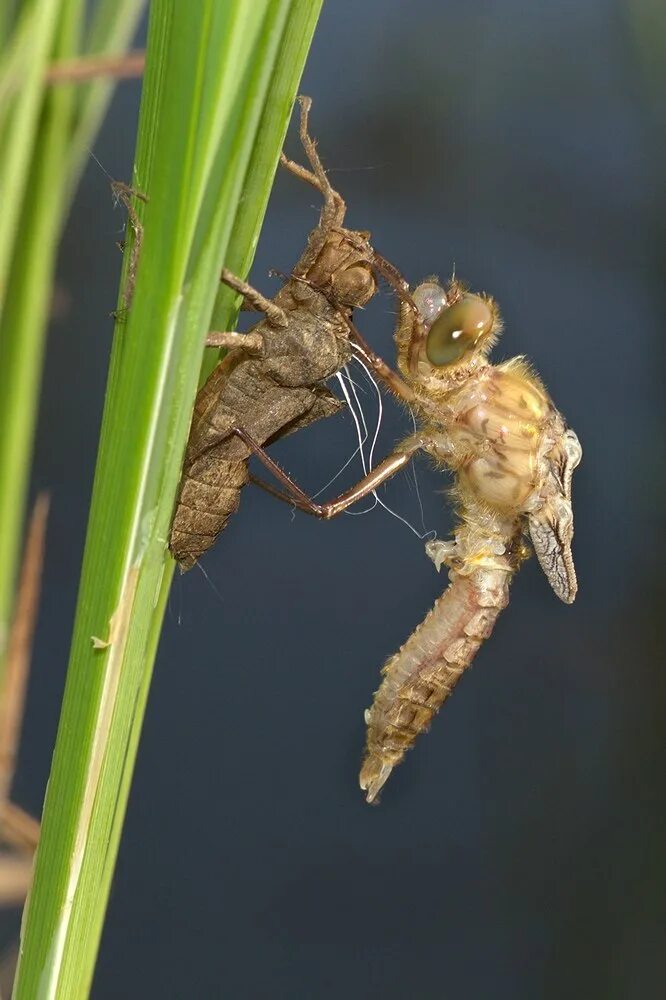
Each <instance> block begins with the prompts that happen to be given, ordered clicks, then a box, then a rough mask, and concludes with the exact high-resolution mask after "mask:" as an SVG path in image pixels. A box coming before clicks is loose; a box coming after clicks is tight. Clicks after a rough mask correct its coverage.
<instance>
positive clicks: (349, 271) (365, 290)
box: [332, 264, 377, 307]
mask: <svg viewBox="0 0 666 1000" xmlns="http://www.w3.org/2000/svg"><path fill="white" fill-rule="evenodd" d="M332 286H333V294H334V296H335V298H336V299H337V300H338V301H339V302H340V303H342V305H345V306H352V307H353V306H364V305H365V304H366V303H367V302H369V301H370V299H371V298H372V296H373V295H374V294H375V292H376V291H377V282H376V281H375V277H374V275H373V273H372V271H371V270H370V268H369V267H368V266H367V264H352V265H351V266H350V267H347V268H345V270H344V271H338V272H336V274H334V275H333V281H332Z"/></svg>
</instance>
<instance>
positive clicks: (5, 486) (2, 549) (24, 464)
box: [0, 0, 142, 683]
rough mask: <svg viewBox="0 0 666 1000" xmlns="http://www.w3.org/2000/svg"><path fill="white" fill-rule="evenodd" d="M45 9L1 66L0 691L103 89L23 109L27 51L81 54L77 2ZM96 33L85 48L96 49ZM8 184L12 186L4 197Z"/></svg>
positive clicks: (121, 30) (115, 28)
mask: <svg viewBox="0 0 666 1000" xmlns="http://www.w3.org/2000/svg"><path fill="white" fill-rule="evenodd" d="M48 6H49V9H50V10H53V9H55V8H57V17H56V19H55V21H54V26H53V32H52V36H53V37H52V39H51V40H50V41H49V45H48V51H47V52H46V55H44V51H43V49H44V48H45V46H46V42H45V41H43V40H41V38H40V36H39V33H38V31H37V29H38V28H39V26H40V25H41V26H42V29H44V24H43V21H44V13H43V10H42V7H41V6H38V5H36V4H30V5H26V6H25V7H24V10H23V14H22V17H21V18H20V19H19V21H18V22H17V27H16V30H15V32H14V35H13V37H12V40H11V42H10V43H9V45H8V47H7V49H6V50H5V52H4V58H3V60H2V64H1V66H0V134H1V135H2V140H3V141H2V152H1V153H0V178H2V179H3V183H4V184H5V188H4V191H5V192H7V191H8V190H11V196H9V195H8V197H7V198H5V199H4V201H3V226H2V227H0V243H1V244H2V247H3V249H2V251H0V258H1V259H2V260H4V261H5V262H6V265H7V268H8V271H7V273H8V278H7V281H6V296H5V299H4V309H2V310H1V311H0V426H2V428H3V432H2V435H0V683H2V673H3V670H2V661H3V648H2V647H3V645H4V640H3V638H2V637H3V635H4V636H6V635H7V629H8V622H9V619H10V616H11V608H12V603H13V590H14V584H15V578H16V568H17V559H18V552H19V548H20V538H21V529H22V524H23V516H24V501H25V495H26V490H27V482H28V474H29V468H30V461H31V455H32V441H33V433H34V425H35V419H36V412H37V403H38V396H39V385H40V380H41V369H42V361H43V351H44V339H45V333H46V326H47V322H48V306H49V302H50V296H51V287H52V283H53V271H54V266H55V256H56V251H57V246H58V239H59V235H60V231H61V229H62V225H63V221H64V219H65V216H66V213H67V208H68V204H69V198H70V195H71V192H72V185H73V182H74V181H75V180H76V179H78V174H79V169H78V168H79V166H80V160H81V155H82V149H83V148H84V146H85V145H86V144H87V143H89V142H91V141H92V138H93V130H94V129H95V128H96V127H97V126H98V124H99V121H100V114H101V111H102V110H103V109H104V107H105V105H106V101H107V99H108V93H107V91H108V88H109V87H110V86H111V84H110V83H109V81H103V82H99V83H94V84H91V85H89V86H88V87H87V88H85V93H83V94H81V93H80V92H79V90H77V89H75V88H74V87H73V86H71V85H59V86H58V87H55V88H51V89H47V88H42V87H41V84H40V86H39V88H37V89H38V91H39V100H38V102H37V104H36V105H34V104H33V103H32V102H31V103H30V104H29V106H26V104H25V100H24V97H23V91H24V89H25V88H26V87H28V86H29V83H30V81H29V80H26V79H25V74H26V67H28V69H30V67H32V65H33V63H34V61H35V58H36V56H35V52H34V50H35V46H38V47H39V53H41V64H42V66H43V65H45V64H46V62H50V61H51V60H52V59H64V58H68V57H71V56H74V55H77V54H80V52H81V34H82V31H81V26H82V23H83V20H84V15H85V6H86V5H85V3H84V2H83V0H59V3H54V2H53V0H49V4H48ZM105 6H108V4H107V5H105ZM141 9H142V0H132V2H131V4H130V3H129V0H124V2H123V3H122V4H119V5H118V7H117V15H118V19H119V21H118V24H115V23H114V21H113V19H112V17H110V16H107V18H106V19H105V22H104V28H105V29H106V30H107V34H108V44H109V45H113V46H114V48H115V46H116V45H120V44H121V43H122V42H123V41H126V40H127V38H128V37H129V35H130V33H131V32H132V31H133V26H134V24H135V22H136V18H137V17H138V15H139V13H140V11H141ZM107 14H108V12H107ZM99 30H100V29H99V28H98V29H97V33H96V34H94V36H93V39H92V40H93V41H95V40H97V42H98V43H99V39H98V37H97V36H98V34H99ZM30 72H32V70H31V69H30ZM35 86H36V84H35ZM3 112H4V116H5V121H4V125H5V128H4V129H2V125H1V121H2V115H3ZM28 112H29V114H28ZM37 119H39V128H37V127H36V121H37ZM21 123H22V124H21ZM19 125H20V127H21V135H22V136H23V139H24V143H25V145H24V147H23V148H22V150H21V156H20V157H19V158H18V159H17V157H16V151H15V149H14V147H13V145H12V142H13V136H14V132H15V130H16V129H17V128H18V127H19ZM15 175H16V176H17V177H18V183H17V184H15V185H14V186H13V187H12V177H14V176H15ZM9 203H10V204H11V209H12V213H13V214H12V215H11V216H9V215H8V214H7V204H9ZM12 220H13V221H12Z"/></svg>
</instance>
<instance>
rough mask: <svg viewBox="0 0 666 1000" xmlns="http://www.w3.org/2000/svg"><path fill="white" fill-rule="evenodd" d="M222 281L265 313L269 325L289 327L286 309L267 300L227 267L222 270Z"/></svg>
mask: <svg viewBox="0 0 666 1000" xmlns="http://www.w3.org/2000/svg"><path fill="white" fill-rule="evenodd" d="M220 281H221V282H223V283H224V284H225V285H228V286H229V288H233V290H234V292H238V294H239V295H242V296H244V298H245V299H247V301H248V302H249V303H250V304H251V305H252V306H253V308H254V309H256V310H257V311H258V312H263V313H265V314H266V318H267V319H268V321H269V323H272V324H273V326H287V325H288V323H289V321H288V319H287V314H286V313H285V311H284V309H281V308H280V306H278V305H276V304H275V302H273V300H272V299H267V298H266V296H265V295H262V294H261V292H258V291H257V289H256V288H253V287H252V285H248V283H247V281H243V280H242V278H237V277H236V275H235V274H234V273H233V272H232V271H229V270H227V268H226V267H223V268H222V273H221V274H220Z"/></svg>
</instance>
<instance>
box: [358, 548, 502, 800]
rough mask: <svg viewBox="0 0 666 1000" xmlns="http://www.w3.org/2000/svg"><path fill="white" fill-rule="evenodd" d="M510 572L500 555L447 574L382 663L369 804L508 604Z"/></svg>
mask: <svg viewBox="0 0 666 1000" xmlns="http://www.w3.org/2000/svg"><path fill="white" fill-rule="evenodd" d="M514 571H515V565H514V564H513V561H512V559H511V558H510V557H509V556H508V555H506V554H505V555H500V556H488V557H487V558H485V559H484V558H483V557H481V560H480V562H479V564H478V565H477V567H476V568H471V569H470V568H469V567H468V568H467V570H466V571H464V575H463V571H460V570H456V569H454V570H452V572H451V583H450V584H449V586H448V588H447V589H446V590H445V592H444V594H443V595H442V597H440V598H439V600H438V601H437V603H436V604H435V606H434V607H433V609H432V611H430V613H429V614H428V616H427V617H426V619H425V620H424V621H423V622H422V623H421V625H419V626H418V628H417V629H416V630H415V632H414V633H413V634H412V635H411V636H410V638H409V639H408V640H407V642H406V643H405V645H404V646H403V647H402V648H401V649H400V650H399V652H397V653H396V654H395V655H394V656H392V657H391V659H390V660H389V661H388V662H387V663H386V665H385V666H384V668H383V670H382V674H383V680H382V683H381V685H380V687H379V690H378V691H377V692H376V694H375V699H374V702H373V705H372V708H370V709H369V710H368V711H367V712H366V722H367V727H368V728H367V744H366V756H365V759H364V761H363V766H362V768H361V774H360V784H361V788H363V789H364V790H365V791H366V793H367V800H368V802H372V801H373V799H374V798H375V797H376V796H377V794H378V793H379V791H380V790H381V788H382V786H383V785H384V783H385V782H386V780H387V779H388V777H389V775H390V773H391V771H392V769H393V768H394V767H395V766H396V765H397V764H399V763H400V761H401V760H402V758H403V757H404V755H405V751H406V750H408V749H409V748H410V747H411V746H412V745H413V744H414V742H415V741H416V738H417V737H418V735H419V734H420V733H422V732H424V731H425V730H427V729H428V727H429V725H430V722H431V720H432V717H433V716H434V715H435V713H436V712H437V711H438V710H439V708H440V707H441V706H442V704H443V703H444V701H445V700H446V698H447V697H448V696H449V694H450V693H451V691H452V690H453V688H454V687H455V685H456V684H457V682H458V680H459V678H460V677H461V675H462V674H463V672H464V671H465V670H466V668H467V667H468V666H469V665H470V663H471V662H472V660H473V659H474V656H475V654H476V652H477V650H478V648H479V646H480V645H481V643H482V642H483V640H484V639H486V638H487V637H488V636H489V635H490V633H491V632H492V630H493V626H494V625H495V621H496V620H497V617H498V615H499V613H500V611H501V610H502V608H504V607H506V605H507V604H508V601H509V582H510V580H511V576H512V575H513V573H514Z"/></svg>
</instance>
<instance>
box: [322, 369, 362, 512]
mask: <svg viewBox="0 0 666 1000" xmlns="http://www.w3.org/2000/svg"><path fill="white" fill-rule="evenodd" d="M344 372H345V375H346V376H347V378H348V379H349V382H350V383H351V384H352V385H354V382H353V381H352V379H351V378H350V377H349V369H348V368H347V365H345V366H344ZM335 377H336V378H337V380H338V382H339V383H340V386H341V388H342V392H343V393H344V396H345V399H346V400H347V405H348V406H349V409H350V411H351V413H352V415H354V410H353V408H352V405H351V403H350V401H349V396H348V395H347V392H346V387H345V384H344V381H343V378H342V375H341V374H340V372H336V376H335ZM361 413H363V410H362V409H361ZM363 424H364V433H363V436H362V438H359V443H358V445H357V446H356V448H355V449H354V451H353V452H352V453H351V455H350V456H349V458H348V459H347V461H346V462H345V464H344V465H343V466H342V468H340V469H338V471H337V472H336V473H335V475H334V476H333V478H332V479H329V481H328V482H327V483H324V485H323V486H322V487H321V489H319V490H317V492H316V493H313V494H312V499H313V500H316V499H317V497H318V496H321V494H322V493H323V492H324V490H327V489H328V487H329V486H331V484H332V483H334V482H335V480H336V479H337V478H338V477H339V476H341V475H342V473H343V472H344V471H345V469H346V468H347V467H348V466H349V465H350V464H351V463H352V462H353V461H354V459H355V458H356V456H357V455H358V453H359V452H361V455H362V454H363V445H364V444H365V442H366V441H367V440H368V429H367V426H365V420H364V421H363ZM356 426H357V430H358V424H357V425H356ZM362 460H363V459H361V461H362Z"/></svg>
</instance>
